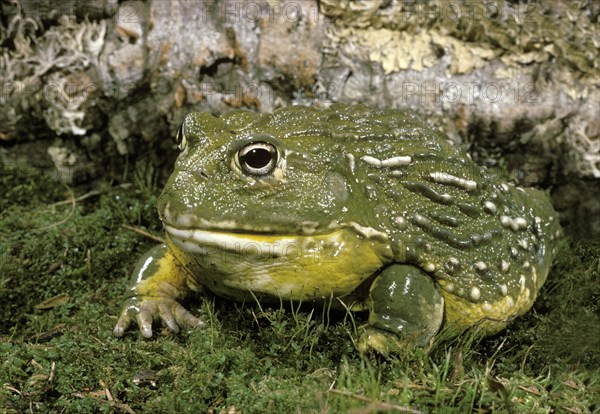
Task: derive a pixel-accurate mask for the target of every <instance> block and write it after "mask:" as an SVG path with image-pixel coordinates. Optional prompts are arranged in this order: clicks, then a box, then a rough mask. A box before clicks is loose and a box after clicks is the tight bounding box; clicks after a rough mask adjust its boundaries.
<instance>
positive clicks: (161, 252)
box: [113, 244, 205, 338]
mask: <svg viewBox="0 0 600 414" xmlns="http://www.w3.org/2000/svg"><path fill="white" fill-rule="evenodd" d="M133 276H134V279H135V280H134V285H133V287H132V288H131V297H130V298H129V299H127V301H126V302H125V304H124V306H123V310H122V311H121V315H120V316H119V320H118V321H117V324H116V326H115V328H114V330H113V333H114V334H115V336H117V337H121V336H123V334H124V333H125V330H126V329H127V328H128V327H129V325H131V324H132V322H134V321H135V322H136V323H137V325H138V326H139V328H140V332H141V333H142V335H143V336H145V337H146V338H150V337H151V336H152V322H153V321H154V320H161V321H162V322H163V323H164V324H165V325H166V326H167V327H168V328H169V329H170V330H171V331H173V332H175V333H176V332H178V331H179V328H180V327H181V326H186V325H189V326H192V327H203V326H204V324H205V323H204V321H202V320H201V319H198V318H196V317H195V316H194V315H192V314H191V313H190V312H189V311H188V310H187V309H185V308H184V307H183V306H181V305H180V304H179V302H178V300H179V299H181V298H183V297H184V296H185V295H186V294H187V293H189V291H190V290H191V289H190V283H192V287H195V286H194V285H193V279H192V278H191V276H190V275H189V274H188V272H187V270H186V269H185V268H184V266H183V265H182V263H181V262H180V261H179V260H178V259H177V258H176V257H175V256H174V255H173V253H172V252H171V251H170V250H169V248H168V247H167V245H166V244H160V245H158V246H156V247H154V248H152V249H150V250H149V251H148V252H147V253H146V254H145V255H144V256H143V257H142V258H141V259H140V260H139V261H138V263H137V265H136V267H135V271H134V273H133Z"/></svg>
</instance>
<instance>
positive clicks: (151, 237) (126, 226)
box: [121, 224, 165, 243]
mask: <svg viewBox="0 0 600 414" xmlns="http://www.w3.org/2000/svg"><path fill="white" fill-rule="evenodd" d="M121 226H123V227H125V228H126V229H129V230H133V231H135V232H136V233H139V234H141V235H142V236H146V237H148V238H149V239H152V240H154V241H157V242H159V243H164V242H165V239H163V238H162V237H158V236H155V235H153V234H150V233H148V232H147V231H144V230H142V229H140V228H138V227H133V226H130V225H128V224H121Z"/></svg>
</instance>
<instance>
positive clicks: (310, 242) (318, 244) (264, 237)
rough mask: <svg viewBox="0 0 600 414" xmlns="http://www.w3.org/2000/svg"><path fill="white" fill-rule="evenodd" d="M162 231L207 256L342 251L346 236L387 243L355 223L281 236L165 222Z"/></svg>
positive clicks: (180, 244)
mask: <svg viewBox="0 0 600 414" xmlns="http://www.w3.org/2000/svg"><path fill="white" fill-rule="evenodd" d="M165 230H166V232H167V235H168V236H169V238H170V240H171V241H172V242H173V243H174V244H175V245H176V246H177V247H179V248H180V249H182V250H184V251H187V252H190V253H199V254H207V252H208V250H209V249H211V250H213V251H214V250H219V251H226V252H234V253H240V252H248V251H252V252H255V253H256V255H257V256H269V257H281V256H287V255H290V254H297V253H298V252H302V253H301V254H303V253H305V252H311V251H313V250H314V249H317V250H318V249H322V248H323V246H324V244H323V243H325V244H326V245H329V246H330V247H332V246H337V247H335V248H334V250H335V249H337V248H340V249H341V248H343V246H344V244H345V243H344V240H348V239H347V237H348V236H350V235H352V237H358V238H360V239H363V240H364V239H370V240H374V239H376V240H378V241H380V242H385V241H387V234H385V233H383V232H380V231H377V230H375V229H373V228H370V227H362V226H360V225H358V224H357V223H354V222H350V223H342V224H340V225H339V226H336V227H332V228H331V230H330V231H328V232H325V233H318V234H310V235H305V234H289V233H286V234H283V233H273V232H267V231H265V230H262V231H248V230H245V229H244V230H239V229H233V228H232V229H229V228H220V229H207V228H198V227H196V228H179V227H176V226H173V225H170V224H167V223H165Z"/></svg>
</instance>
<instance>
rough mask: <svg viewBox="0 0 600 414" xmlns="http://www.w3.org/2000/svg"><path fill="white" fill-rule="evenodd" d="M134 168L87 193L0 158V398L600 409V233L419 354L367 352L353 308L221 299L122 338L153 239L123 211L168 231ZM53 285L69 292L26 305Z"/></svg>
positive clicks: (45, 404)
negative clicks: (541, 282) (152, 332)
mask: <svg viewBox="0 0 600 414" xmlns="http://www.w3.org/2000/svg"><path fill="white" fill-rule="evenodd" d="M136 171H137V173H136V174H134V175H133V177H132V180H133V183H132V184H130V185H129V186H125V187H123V186H120V187H110V186H108V185H103V186H99V187H98V188H97V189H95V190H93V192H89V190H87V189H67V188H65V187H64V186H62V185H61V184H58V183H56V182H55V181H53V180H52V179H51V178H50V177H47V176H45V175H43V174H37V173H27V174H23V172H22V171H21V172H19V170H18V169H15V168H12V167H11V168H4V169H3V170H2V172H3V174H2V180H0V191H1V192H2V194H8V195H10V196H9V197H3V198H2V200H1V201H0V202H1V203H2V221H1V222H0V235H1V236H2V237H1V240H2V255H1V256H0V257H1V258H2V262H1V272H0V294H2V298H3V300H2V301H0V318H1V319H0V320H1V321H2V322H0V363H1V364H2V366H1V367H0V384H3V385H2V386H1V387H0V412H3V413H4V412H6V413H21V412H28V411H29V410H30V407H32V408H31V409H32V410H33V411H34V412H57V413H58V412H76V411H77V412H124V411H127V410H129V411H134V412H184V413H185V412H194V413H196V412H210V411H211V410H212V412H220V411H221V410H225V411H227V410H228V409H229V408H230V407H231V406H235V408H236V409H238V410H242V411H243V412H244V413H254V412H257V413H258V412H298V411H299V412H348V411H350V410H360V411H361V412H377V411H392V412H393V411H394V410H396V411H397V410H398V409H399V407H405V408H409V409H411V410H413V411H412V412H417V411H416V410H419V411H422V412H444V413H463V412H500V413H504V412H506V413H516V412H532V413H546V412H548V411H554V412H581V413H591V412H594V411H596V410H597V409H598V405H597V404H598V403H597V401H600V374H599V372H598V365H599V362H600V354H599V351H598V349H600V346H599V344H598V339H597V335H594V332H598V331H599V329H600V324H599V321H598V319H599V318H598V317H599V309H598V295H599V293H600V292H599V289H600V283H599V279H598V278H599V275H598V273H599V272H598V257H599V256H600V254H599V253H600V243H587V244H578V243H572V242H571V243H565V245H564V246H563V250H562V253H561V254H560V257H559V261H558V263H557V265H556V267H555V269H554V271H553V272H552V273H551V276H550V278H549V280H548V281H547V283H546V285H545V286H544V288H543V289H542V291H541V293H540V297H539V299H538V301H537V302H536V305H535V306H534V309H533V310H532V311H531V312H529V313H528V314H526V315H525V316H524V317H522V318H520V319H518V320H517V321H515V322H514V323H513V324H512V325H511V326H510V327H509V328H508V329H507V330H505V331H503V332H502V333H500V334H499V335H497V336H495V337H491V338H480V337H478V336H477V335H475V334H474V333H471V334H465V335H463V336H461V337H459V338H455V339H440V340H439V341H438V343H437V344H436V345H435V347H434V348H433V349H432V350H431V351H430V352H428V353H427V352H425V351H423V350H412V351H406V354H403V355H398V356H395V357H391V358H381V357H375V356H373V355H367V356H365V357H363V356H360V355H359V354H358V353H357V352H356V351H355V350H354V346H353V341H354V340H355V338H356V337H357V330H358V329H359V328H357V326H359V325H360V323H362V322H363V321H364V318H363V316H362V315H360V314H359V315H349V314H346V313H344V312H333V311H332V312H328V311H326V310H323V309H314V310H312V309H311V308H309V307H306V306H300V307H299V306H297V305H294V304H289V303H282V304H281V305H280V306H275V307H270V308H268V307H261V306H257V305H255V304H248V303H246V304H241V303H237V304H236V303H232V302H229V301H226V300H222V299H216V298H205V299H202V298H196V299H192V300H191V301H189V302H188V305H189V306H190V309H191V310H192V311H193V312H194V313H195V314H198V315H202V316H203V317H204V318H205V319H206V320H207V321H209V323H208V327H207V328H206V329H204V330H201V331H192V332H182V333H181V334H179V335H171V334H168V333H167V332H161V333H160V334H159V335H156V337H155V338H154V339H152V340H144V339H141V338H140V337H139V335H138V334H137V332H131V333H130V334H128V335H126V336H125V338H123V339H121V340H117V339H115V338H114V337H113V336H112V334H111V330H112V327H113V325H114V323H115V322H116V315H117V312H118V310H119V307H120V302H121V300H122V299H123V296H124V292H125V289H126V286H127V282H128V279H129V272H130V271H131V268H132V266H133V264H134V262H135V261H136V258H137V257H138V256H139V255H140V254H141V253H142V252H143V251H144V250H145V249H147V248H148V247H150V246H151V245H152V244H154V241H152V240H149V239H147V238H145V237H143V236H141V235H139V234H138V233H135V232H133V231H131V230H129V229H126V228H124V227H123V226H122V225H123V224H126V225H130V226H135V227H141V228H144V229H146V230H147V231H149V232H150V233H153V234H155V235H160V229H161V225H160V222H159V221H158V218H157V217H156V212H155V207H154V204H155V201H156V194H157V188H159V187H160V185H157V184H156V183H157V179H156V174H155V173H154V171H153V170H152V169H151V168H149V169H146V168H138V169H136ZM84 194H86V195H87V196H86V197H81V195H84ZM73 195H75V197H76V198H77V197H79V199H78V201H76V202H75V203H73V202H71V201H69V199H70V198H71V197H72V196H73ZM63 201H67V202H63ZM60 293H67V294H68V295H69V297H70V301H69V302H68V303H67V304H66V305H62V306H57V307H54V308H51V309H49V310H44V311H42V310H37V309H36V308H35V305H36V304H39V303H40V302H41V301H43V300H44V299H47V298H49V297H52V296H54V295H57V294H60ZM107 392H108V393H109V394H110V398H108V397H107V395H108V394H107ZM408 412H411V411H408Z"/></svg>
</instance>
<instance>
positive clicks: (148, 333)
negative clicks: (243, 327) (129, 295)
mask: <svg viewBox="0 0 600 414" xmlns="http://www.w3.org/2000/svg"><path fill="white" fill-rule="evenodd" d="M154 320H160V321H161V322H162V323H163V324H164V325H165V326H166V327H167V328H169V330H170V331H171V332H174V333H177V332H179V330H180V328H181V327H183V326H190V327H192V328H203V327H204V326H205V325H206V324H205V322H204V321H203V320H202V319H200V318H196V317H195V316H194V315H192V314H191V313H190V312H189V311H188V310H187V309H185V308H184V307H183V306H181V305H180V304H179V303H177V301H175V300H173V299H166V298H160V297H153V298H148V297H146V298H143V299H141V300H140V299H139V298H133V299H130V300H129V302H128V303H127V304H126V306H125V307H124V308H123V311H122V312H121V315H120V316H119V320H118V321H117V324H116V325H115V328H114V330H113V334H114V335H115V336H116V337H119V338H120V337H122V336H123V334H124V333H125V331H126V330H127V328H129V326H130V325H132V323H133V322H134V321H135V322H136V323H137V325H138V327H139V329H140V332H141V334H142V336H144V337H145V338H151V337H152V323H153V321H154Z"/></svg>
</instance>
